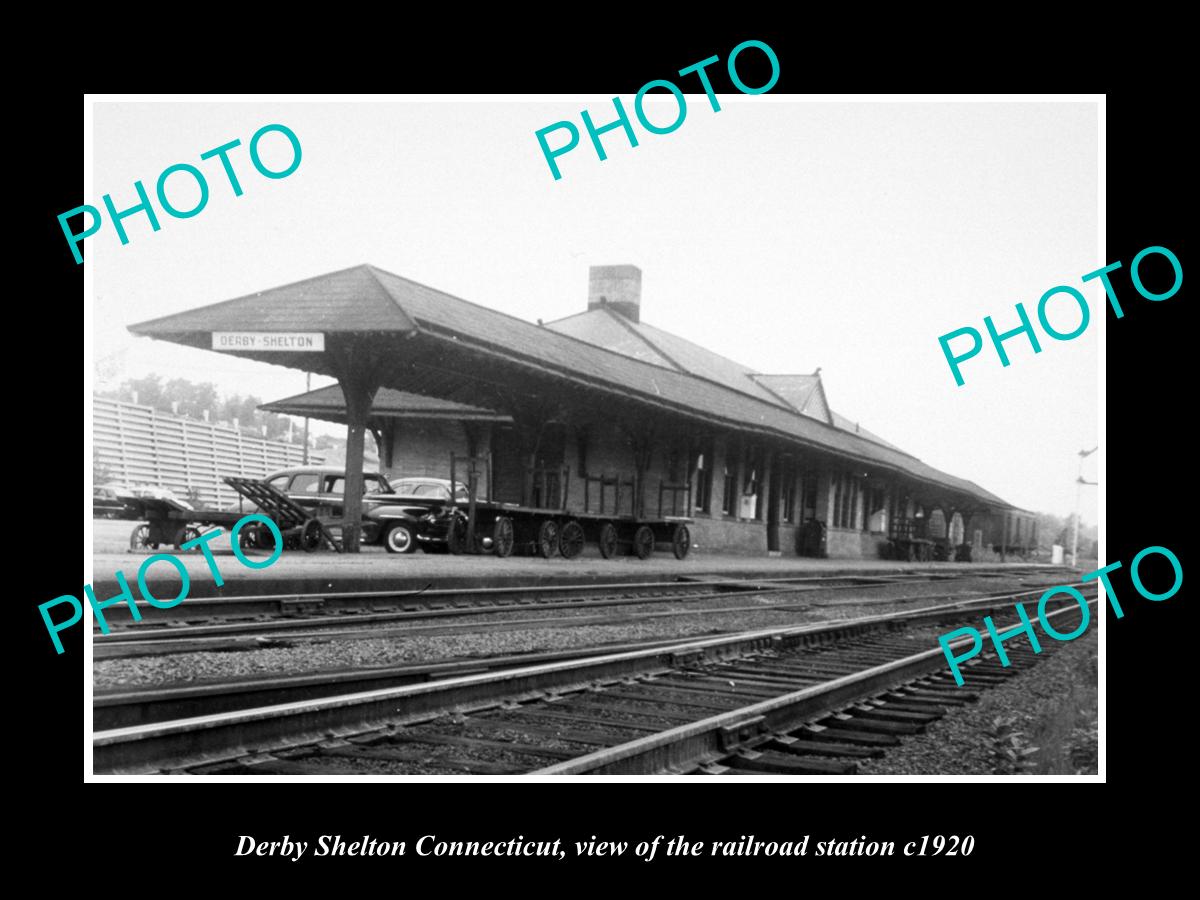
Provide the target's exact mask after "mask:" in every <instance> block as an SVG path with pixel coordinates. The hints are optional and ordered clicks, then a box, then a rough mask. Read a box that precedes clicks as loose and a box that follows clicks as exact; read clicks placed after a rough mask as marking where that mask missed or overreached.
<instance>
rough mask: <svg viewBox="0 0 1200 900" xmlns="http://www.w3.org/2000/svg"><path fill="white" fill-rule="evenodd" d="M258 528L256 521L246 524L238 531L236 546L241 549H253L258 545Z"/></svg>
mask: <svg viewBox="0 0 1200 900" xmlns="http://www.w3.org/2000/svg"><path fill="white" fill-rule="evenodd" d="M258 529H259V525H258V523H257V522H254V523H251V524H250V525H246V526H244V527H243V528H242V530H241V531H239V532H238V546H240V547H241V548H242V549H243V550H254V549H257V547H258Z"/></svg>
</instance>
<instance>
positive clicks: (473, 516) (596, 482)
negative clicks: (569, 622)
mask: <svg viewBox="0 0 1200 900" xmlns="http://www.w3.org/2000/svg"><path fill="white" fill-rule="evenodd" d="M481 474H484V475H486V484H487V485H488V491H489V492H490V491H491V489H492V483H493V482H492V472H491V461H490V460H489V459H487V458H480V457H469V456H458V455H452V456H451V457H450V482H451V484H459V483H460V480H459V479H460V477H461V478H462V483H463V484H465V485H466V486H467V493H468V497H469V499H468V501H467V502H466V504H465V506H466V508H465V509H463V508H462V506H459V507H458V509H457V510H456V512H455V516H454V519H453V521H452V522H451V524H450V529H449V532H448V534H447V543H448V546H449V549H450V552H451V553H483V552H486V551H489V550H490V551H491V552H492V553H494V554H495V555H496V556H500V557H506V556H511V555H512V554H513V553H514V552H528V553H532V554H535V555H537V556H541V557H543V558H544V559H549V558H550V557H552V556H563V557H564V558H566V559H574V558H575V557H577V556H579V554H580V553H582V552H583V548H584V545H585V544H586V543H587V542H589V541H591V542H593V543H595V544H596V545H597V546H598V547H599V549H600V555H601V556H602V557H604V558H605V559H611V558H613V557H614V556H617V555H618V554H619V553H626V554H632V555H635V556H637V557H638V559H647V558H648V557H649V556H650V554H651V553H653V552H654V551H655V550H666V549H670V550H671V552H672V553H674V554H675V558H676V559H684V558H686V557H687V555H688V552H689V551H690V550H691V547H692V543H691V541H692V536H691V531H690V530H689V529H688V525H689V524H690V523H691V522H692V520H691V519H690V518H688V517H687V516H682V515H677V513H678V511H679V509H678V508H679V506H680V505H682V507H683V509H684V510H687V509H688V508H689V506H690V497H691V489H690V487H689V486H686V485H669V484H666V483H660V484H659V490H658V515H656V516H646V515H639V514H637V512H636V506H637V503H636V501H635V502H634V503H632V504H631V506H632V507H633V508H634V511H632V512H630V513H626V514H622V513H621V512H620V510H621V497H622V492H623V490H624V489H628V490H629V491H630V494H629V496H634V487H635V482H634V481H633V480H632V479H621V478H620V476H617V475H611V476H607V475H600V476H585V477H584V479H583V482H584V502H583V508H582V509H579V510H573V509H571V508H570V506H569V505H568V496H569V492H568V487H569V485H570V469H568V468H566V467H563V468H561V469H536V470H534V471H533V473H532V474H533V482H534V495H535V497H536V498H537V500H540V501H552V502H543V503H541V504H538V505H532V506H525V505H522V504H518V503H501V502H498V501H495V500H492V499H491V498H490V497H487V498H484V499H480V498H479V497H478V494H479V490H478V487H479V476H480V475H481ZM610 494H611V501H612V502H611V505H609V504H608V503H606V500H607V499H608V497H609V495H610ZM684 495H686V497H687V498H688V499H687V500H686V501H685V502H683V503H682V504H681V503H680V498H681V496H684ZM667 498H670V505H669V508H670V513H668V512H667V510H668V505H667V502H666V501H667Z"/></svg>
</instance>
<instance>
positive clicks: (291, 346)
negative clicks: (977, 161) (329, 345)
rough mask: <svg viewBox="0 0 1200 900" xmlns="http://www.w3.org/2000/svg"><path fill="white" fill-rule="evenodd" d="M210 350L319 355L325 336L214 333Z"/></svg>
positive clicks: (291, 332)
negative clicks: (268, 351) (265, 351)
mask: <svg viewBox="0 0 1200 900" xmlns="http://www.w3.org/2000/svg"><path fill="white" fill-rule="evenodd" d="M212 348H213V349H214V350H276V351H284V352H288V353H306V352H309V353H320V352H322V351H323V350H324V349H325V335H324V334H322V333H321V332H319V331H214V332H213V336H212Z"/></svg>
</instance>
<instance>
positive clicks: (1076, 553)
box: [1071, 446, 1100, 569]
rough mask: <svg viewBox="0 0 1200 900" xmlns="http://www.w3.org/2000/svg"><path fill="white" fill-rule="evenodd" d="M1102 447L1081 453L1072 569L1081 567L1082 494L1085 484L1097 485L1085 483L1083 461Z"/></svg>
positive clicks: (1072, 546) (1073, 527)
mask: <svg viewBox="0 0 1200 900" xmlns="http://www.w3.org/2000/svg"><path fill="white" fill-rule="evenodd" d="M1099 449H1100V447H1099V446H1096V447H1093V448H1092V449H1091V450H1080V451H1079V474H1078V476H1077V477H1076V479H1075V520H1074V523H1073V525H1072V528H1071V568H1072V569H1074V568H1077V567H1078V565H1079V502H1080V494H1081V492H1082V490H1083V486H1084V485H1085V484H1095V483H1096V482H1094V481H1084V478H1083V461H1084V460H1085V459H1086V458H1087V457H1089V456H1091V455H1092V454H1093V453H1095V452H1096V451H1097V450H1099Z"/></svg>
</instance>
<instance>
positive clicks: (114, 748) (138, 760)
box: [92, 589, 1041, 772]
mask: <svg viewBox="0 0 1200 900" xmlns="http://www.w3.org/2000/svg"><path fill="white" fill-rule="evenodd" d="M1040 592H1041V589H1038V590H1033V591H1022V592H1017V593H1010V594H1005V595H1000V596H997V597H992V598H976V599H973V600H966V601H960V602H957V603H951V604H945V605H942V606H935V607H925V608H922V609H917V610H909V611H906V612H903V613H890V614H881V615H874V616H864V617H859V618H854V619H842V620H836V621H833V622H822V623H816V624H809V625H799V626H785V627H778V626H777V627H773V628H765V629H755V630H752V631H747V632H742V633H740V634H734V635H723V636H720V637H714V638H706V639H701V640H694V641H690V642H685V643H681V644H673V645H670V646H667V647H662V648H654V649H641V650H634V651H629V652H622V653H604V654H601V655H599V656H592V657H588V658H584V659H576V660H567V661H560V662H553V663H547V664H542V665H535V666H518V667H516V668H512V669H505V670H502V671H499V672H487V673H481V674H476V675H461V676H457V677H453V678H449V679H444V680H438V681H434V682H428V683H425V684H416V685H401V686H398V687H387V688H379V689H375V690H367V691H357V692H353V693H349V694H341V695H338V696H333V697H325V698H320V699H315V700H300V701H293V702H286V703H279V704H275V705H271V706H267V707H259V708H254V709H244V710H238V711H232V712H223V713H214V714H209V715H203V716H197V717H193V718H188V719H179V720H172V721H167V722H159V723H151V724H146V725H135V726H128V727H124V728H114V729H108V730H104V731H98V732H95V733H94V734H93V740H92V750H93V766H94V769H95V771H97V772H126V771H157V770H160V769H161V768H162V767H163V766H164V765H167V766H170V767H180V766H186V765H197V764H200V763H203V762H211V761H213V760H214V759H224V758H229V756H230V755H234V756H237V755H246V754H249V753H253V752H256V751H258V750H260V749H261V748H263V747H275V748H278V747H282V746H293V745H297V744H306V743H312V742H314V741H320V740H323V739H327V738H329V737H331V736H335V735H346V734H354V733H359V732H362V731H369V730H373V729H378V728H380V727H382V726H384V725H387V724H398V723H401V722H411V721H412V720H414V719H419V718H421V717H428V716H431V715H435V714H439V713H441V712H443V711H445V710H447V709H454V708H473V707H478V706H480V705H487V704H490V703H494V702H495V701H496V700H497V699H498V698H501V697H507V698H510V699H520V698H522V697H537V696H542V695H543V694H544V692H545V691H548V690H549V691H557V690H563V689H566V688H568V687H570V686H576V685H586V684H589V683H592V682H595V681H598V680H602V679H614V678H616V679H619V678H624V677H627V676H631V675H635V674H648V673H653V672H655V671H666V670H670V669H671V668H673V667H676V666H679V665H682V664H689V663H693V662H698V661H701V660H713V659H724V658H727V657H730V656H740V655H744V654H746V653H750V652H753V651H755V650H762V649H770V648H780V647H788V646H800V645H806V644H815V643H827V642H832V641H837V640H843V639H846V638H850V637H855V636H858V635H861V634H865V633H869V632H872V631H875V630H877V629H879V628H894V627H901V626H903V625H906V624H909V623H912V622H918V621H925V620H929V619H937V618H940V617H943V616H945V615H947V614H958V613H962V612H965V611H967V610H978V609H981V608H986V607H987V606H995V605H997V604H999V603H1001V602H1003V601H1011V600H1013V599H1015V598H1018V597H1023V596H1027V595H1029V594H1035V593H1040ZM981 604H982V605H984V606H981ZM936 652H937V653H938V654H940V653H941V651H940V650H938V651H936Z"/></svg>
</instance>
